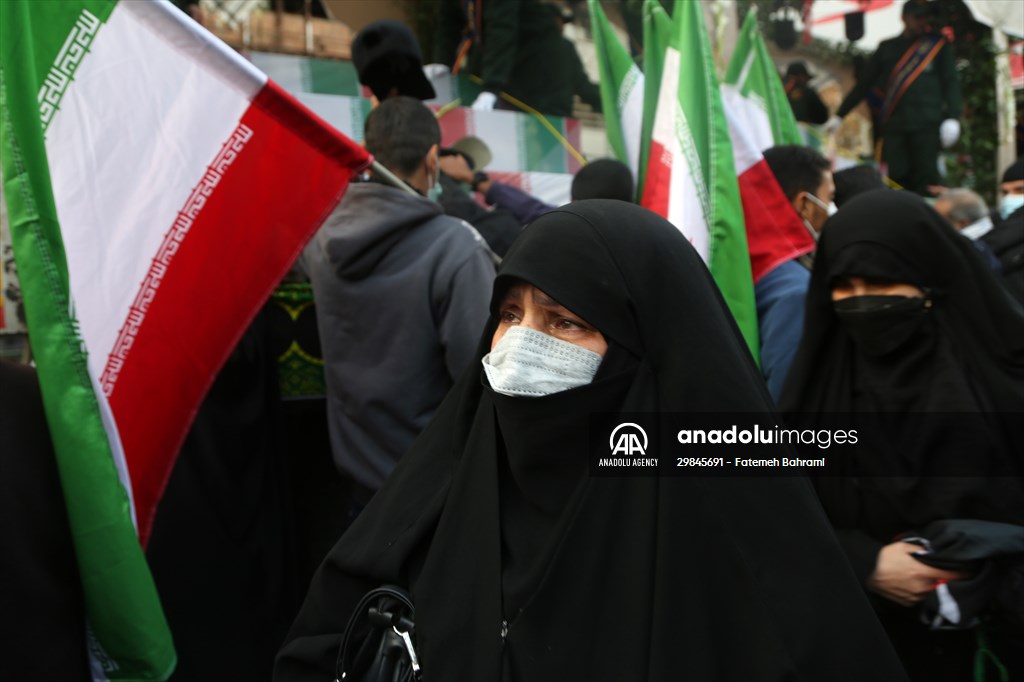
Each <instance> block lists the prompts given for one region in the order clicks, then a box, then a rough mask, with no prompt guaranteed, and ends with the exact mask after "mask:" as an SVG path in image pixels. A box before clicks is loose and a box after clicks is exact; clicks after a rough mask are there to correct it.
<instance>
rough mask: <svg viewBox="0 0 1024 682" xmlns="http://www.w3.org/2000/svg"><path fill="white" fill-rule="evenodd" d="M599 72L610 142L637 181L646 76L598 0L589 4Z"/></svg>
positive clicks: (605, 121)
mask: <svg viewBox="0 0 1024 682" xmlns="http://www.w3.org/2000/svg"><path fill="white" fill-rule="evenodd" d="M587 5H588V7H589V8H590V20H591V27H592V31H593V34H594V48H595V50H596V52H597V70H598V73H599V74H600V76H601V107H602V109H603V110H604V124H605V129H606V130H607V132H608V142H609V143H610V144H611V146H612V151H613V152H615V156H616V157H618V159H619V161H621V162H622V163H624V164H626V165H627V166H629V169H630V170H631V171H633V178H634V179H636V178H637V169H638V164H639V159H640V139H641V137H640V127H641V124H642V120H643V114H644V74H643V73H641V72H640V68H639V67H638V66H637V65H636V63H634V62H633V58H632V57H630V56H629V52H628V51H627V50H626V48H625V47H623V45H622V43H620V42H619V39H618V38H617V37H616V36H615V32H614V31H613V30H612V27H611V24H610V23H609V22H608V17H606V16H605V13H604V10H603V9H601V3H599V2H598V1H597V0H588V2H587Z"/></svg>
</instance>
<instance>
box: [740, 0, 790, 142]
mask: <svg viewBox="0 0 1024 682" xmlns="http://www.w3.org/2000/svg"><path fill="white" fill-rule="evenodd" d="M722 82H723V83H727V84H729V85H731V86H733V87H734V88H735V89H736V90H738V91H739V93H740V94H741V95H743V97H744V98H746V99H747V100H749V101H750V102H751V103H752V104H753V105H754V106H756V107H757V108H758V109H759V110H760V111H761V112H762V115H760V116H758V117H757V119H756V120H755V119H752V120H751V121H750V123H751V125H754V126H756V127H754V128H751V129H750V134H751V137H752V138H753V139H754V140H756V141H757V142H758V143H759V144H761V145H762V146H761V150H762V151H764V150H765V149H767V148H768V147H772V146H774V145H778V144H801V145H802V144H803V143H804V138H803V136H802V135H801V134H800V128H799V126H798V125H797V122H796V116H794V115H793V108H792V107H791V106H790V105H789V99H787V98H786V90H785V88H783V87H782V79H780V78H779V73H778V71H776V70H775V64H774V62H772V58H771V56H770V55H769V54H768V47H767V46H766V45H765V42H764V38H763V37H762V36H761V31H760V30H758V28H757V8H756V7H751V8H750V10H749V11H748V12H747V16H746V18H745V19H744V20H743V26H742V27H741V28H740V33H739V36H738V37H737V40H736V49H735V50H734V51H733V53H732V59H731V60H730V62H729V68H728V69H727V70H726V72H725V78H723V79H722Z"/></svg>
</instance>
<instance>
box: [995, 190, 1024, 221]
mask: <svg viewBox="0 0 1024 682" xmlns="http://www.w3.org/2000/svg"><path fill="white" fill-rule="evenodd" d="M1021 206H1024V194H1007V195H1006V196H1005V197H1003V199H1002V201H1000V202H999V217H1001V218H1002V219H1003V220H1006V219H1007V218H1009V217H1010V215H1011V214H1013V212H1014V211H1016V210H1017V209H1018V208H1020V207H1021Z"/></svg>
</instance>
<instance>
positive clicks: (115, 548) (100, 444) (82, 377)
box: [0, 0, 175, 681]
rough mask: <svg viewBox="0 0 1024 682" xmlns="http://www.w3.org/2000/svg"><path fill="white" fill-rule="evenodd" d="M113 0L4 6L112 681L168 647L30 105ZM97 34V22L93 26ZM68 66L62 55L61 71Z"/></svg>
mask: <svg viewBox="0 0 1024 682" xmlns="http://www.w3.org/2000/svg"><path fill="white" fill-rule="evenodd" d="M115 4H116V3H115V2H113V1H103V0H86V1H85V2H62V3H56V2H29V1H27V0H13V1H12V0H5V2H2V3H0V46H2V47H0V156H2V161H3V178H4V193H5V196H6V199H7V205H8V216H9V220H10V227H11V234H12V240H13V243H14V252H15V259H16V262H17V267H18V273H19V276H20V279H21V286H22V294H23V296H24V299H25V310H26V313H27V316H28V326H29V330H30V340H31V344H32V351H33V354H34V356H35V358H36V363H37V366H38V374H39V380H40V384H41V387H42V391H43V401H44V405H45V408H46V415H47V420H48V422H49V425H50V433H51V436H52V439H53V444H54V450H55V451H56V454H57V462H58V467H59V470H60V474H61V480H62V482H63V487H64V496H65V499H66V503H67V508H68V516H69V521H70V525H71V531H72V536H73V538H74V542H75V550H76V554H77V557H78V562H79V569H80V573H81V578H82V585H83V591H84V597H85V605H86V611H87V614H88V620H89V631H90V640H91V641H90V642H89V647H90V653H91V654H92V659H93V662H94V665H98V666H99V667H100V672H101V674H102V675H103V676H105V677H107V678H108V679H111V680H147V681H148V680H165V679H167V677H168V676H169V675H170V673H171V671H172V670H173V668H174V664H175V653H174V648H173V644H172V642H171V636H170V631H169V630H168V627H167V624H166V621H165V620H164V617H163V613H162V610H161V608H160V603H159V599H158V597H157V593H156V590H155V587H154V585H153V581H152V578H151V576H150V574H149V569H148V567H147V565H146V560H145V557H144V555H143V553H142V549H141V547H140V546H139V543H138V539H137V537H136V534H135V529H134V527H133V525H132V523H131V517H130V508H129V502H128V497H127V494H126V492H125V490H124V488H123V487H122V486H121V483H120V481H119V478H118V473H117V469H116V467H115V465H114V462H113V458H112V455H111V446H110V443H109V441H108V437H107V432H106V430H105V429H104V425H103V419H102V416H101V406H100V404H99V403H98V401H97V398H96V394H95V392H94V390H93V386H92V381H91V380H90V378H89V374H88V370H87V367H86V356H85V353H84V350H83V348H82V342H81V338H80V336H79V334H78V330H77V327H76V323H75V319H74V314H73V310H72V302H71V301H70V299H69V294H68V291H69V286H68V272H67V263H66V260H65V254H64V245H63V241H62V238H61V232H60V225H59V223H58V220H57V213H56V207H55V202H54V197H53V189H52V186H51V183H50V174H49V165H48V159H47V152H46V147H45V142H44V134H43V121H42V119H41V113H40V111H41V110H40V106H39V104H38V102H39V96H40V91H41V89H43V88H44V87H45V86H46V82H47V79H48V78H50V83H51V84H52V85H59V84H60V83H61V82H62V81H61V79H60V78H52V76H53V75H54V74H53V73H52V72H51V69H53V68H54V65H55V64H58V62H59V61H60V60H58V57H59V56H61V57H62V59H65V60H67V59H75V58H77V59H78V61H81V60H84V59H88V51H87V50H84V49H83V50H79V49H77V48H75V47H74V45H70V44H69V43H68V38H69V36H70V35H71V33H72V32H73V31H75V30H76V22H79V21H80V20H81V19H82V18H83V16H84V15H83V11H88V12H89V13H90V14H91V15H92V16H93V17H95V18H96V19H97V20H98V21H99V22H105V21H106V20H107V19H108V18H109V16H110V14H111V12H112V11H113V8H114V6H115ZM102 31H103V27H102V25H101V26H100V27H99V28H98V29H96V30H95V34H96V35H100V34H102ZM93 39H95V36H93ZM82 42H87V41H82ZM82 42H79V43H78V44H79V45H81V44H82ZM66 45H70V50H74V51H75V55H74V56H69V55H71V52H70V51H69V50H67V49H65V46H66ZM62 50H63V51H62ZM72 66H73V64H70V63H64V64H63V65H62V66H61V65H60V64H58V67H60V71H61V73H66V72H67V71H73V69H72V68H71V67H72ZM65 80H66V81H67V82H66V83H65V84H64V89H65V90H66V89H67V88H70V87H74V81H73V78H72V79H65ZM52 90H53V88H51V90H50V91H47V92H46V93H44V95H48V96H50V97H51V99H52V100H53V101H56V102H57V105H58V107H57V108H56V113H55V114H54V115H55V116H59V101H60V97H59V95H60V94H61V93H60V92H52ZM85 644H86V643H84V642H83V646H85ZM95 672H96V671H95V669H94V674H95Z"/></svg>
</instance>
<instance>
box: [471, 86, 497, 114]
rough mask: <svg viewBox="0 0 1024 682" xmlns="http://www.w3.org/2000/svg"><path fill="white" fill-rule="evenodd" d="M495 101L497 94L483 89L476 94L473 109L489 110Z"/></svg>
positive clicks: (492, 107)
mask: <svg viewBox="0 0 1024 682" xmlns="http://www.w3.org/2000/svg"><path fill="white" fill-rule="evenodd" d="M497 101H498V96H497V95H495V94H494V93H493V92H487V91H486V90H485V91H483V92H481V93H480V94H479V95H477V98H476V101H475V102H473V111H491V110H493V109H494V104H495V102H497Z"/></svg>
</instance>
